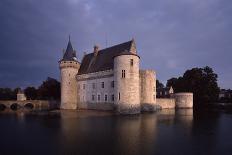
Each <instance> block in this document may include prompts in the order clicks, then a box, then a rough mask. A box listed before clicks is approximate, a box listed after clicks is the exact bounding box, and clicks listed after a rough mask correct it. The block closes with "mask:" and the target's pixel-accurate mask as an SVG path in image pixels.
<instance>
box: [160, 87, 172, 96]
mask: <svg viewBox="0 0 232 155" xmlns="http://www.w3.org/2000/svg"><path fill="white" fill-rule="evenodd" d="M172 94H174V90H173V88H172V87H165V88H157V90H156V97H157V98H168V97H171V96H172Z"/></svg>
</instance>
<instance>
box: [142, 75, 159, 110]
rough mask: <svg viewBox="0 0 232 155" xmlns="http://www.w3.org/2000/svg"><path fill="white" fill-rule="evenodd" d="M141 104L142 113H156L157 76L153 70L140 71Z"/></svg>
mask: <svg viewBox="0 0 232 155" xmlns="http://www.w3.org/2000/svg"><path fill="white" fill-rule="evenodd" d="M139 76H140V102H141V110H142V111H154V110H155V108H156V107H155V105H156V75H155V71H153V70H140V71H139Z"/></svg>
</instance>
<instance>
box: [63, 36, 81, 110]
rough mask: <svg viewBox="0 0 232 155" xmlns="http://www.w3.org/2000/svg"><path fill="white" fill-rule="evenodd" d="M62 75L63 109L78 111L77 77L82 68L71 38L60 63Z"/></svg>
mask: <svg viewBox="0 0 232 155" xmlns="http://www.w3.org/2000/svg"><path fill="white" fill-rule="evenodd" d="M59 66H60V73H61V105H60V108H61V109H77V102H78V98H77V95H78V92H77V91H78V90H77V80H76V75H77V73H78V70H79V68H80V63H79V62H78V61H77V57H76V51H74V49H73V47H72V44H71V41H70V37H69V42H68V46H67V49H66V51H65V52H64V54H63V58H62V59H61V60H60V61H59Z"/></svg>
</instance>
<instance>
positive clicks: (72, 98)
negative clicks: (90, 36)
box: [59, 39, 192, 114]
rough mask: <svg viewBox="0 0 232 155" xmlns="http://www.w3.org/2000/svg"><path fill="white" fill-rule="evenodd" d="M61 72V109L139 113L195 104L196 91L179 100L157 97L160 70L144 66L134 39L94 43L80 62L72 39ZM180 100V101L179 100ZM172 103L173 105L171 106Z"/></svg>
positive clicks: (184, 95) (181, 95) (182, 94)
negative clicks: (102, 46)
mask: <svg viewBox="0 0 232 155" xmlns="http://www.w3.org/2000/svg"><path fill="white" fill-rule="evenodd" d="M59 67H60V72H61V105H60V108H61V109H96V110H114V111H117V112H118V113H122V114H137V113H140V112H141V111H154V110H155V109H156V108H157V106H160V107H161V108H165V107H169V108H173V107H174V108H175V107H177V105H182V108H183V107H190V108H191V107H192V94H191V93H181V94H177V98H176V99H175V98H174V99H166V100H164V99H162V100H159V103H158V99H156V73H155V71H154V70H141V69H140V56H139V55H138V53H137V49H136V44H135V40H134V39H132V40H130V41H128V42H124V43H121V44H118V45H115V46H112V47H108V48H105V49H99V47H98V46H94V49H93V52H92V53H89V54H85V55H84V57H83V59H82V61H81V63H80V62H78V60H77V57H76V51H75V50H74V49H73V47H72V44H71V41H70V39H69V42H68V46H67V49H66V51H64V54H63V58H62V59H61V60H60V61H59ZM177 102H178V103H177ZM170 105H171V106H170Z"/></svg>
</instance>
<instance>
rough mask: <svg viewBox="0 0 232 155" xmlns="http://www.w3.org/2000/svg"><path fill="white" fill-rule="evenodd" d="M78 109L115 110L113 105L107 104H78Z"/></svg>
mask: <svg viewBox="0 0 232 155" xmlns="http://www.w3.org/2000/svg"><path fill="white" fill-rule="evenodd" d="M77 106H78V109H91V110H112V111H113V110H115V104H113V103H109V102H98V103H93V102H80V103H78V105H77Z"/></svg>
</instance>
